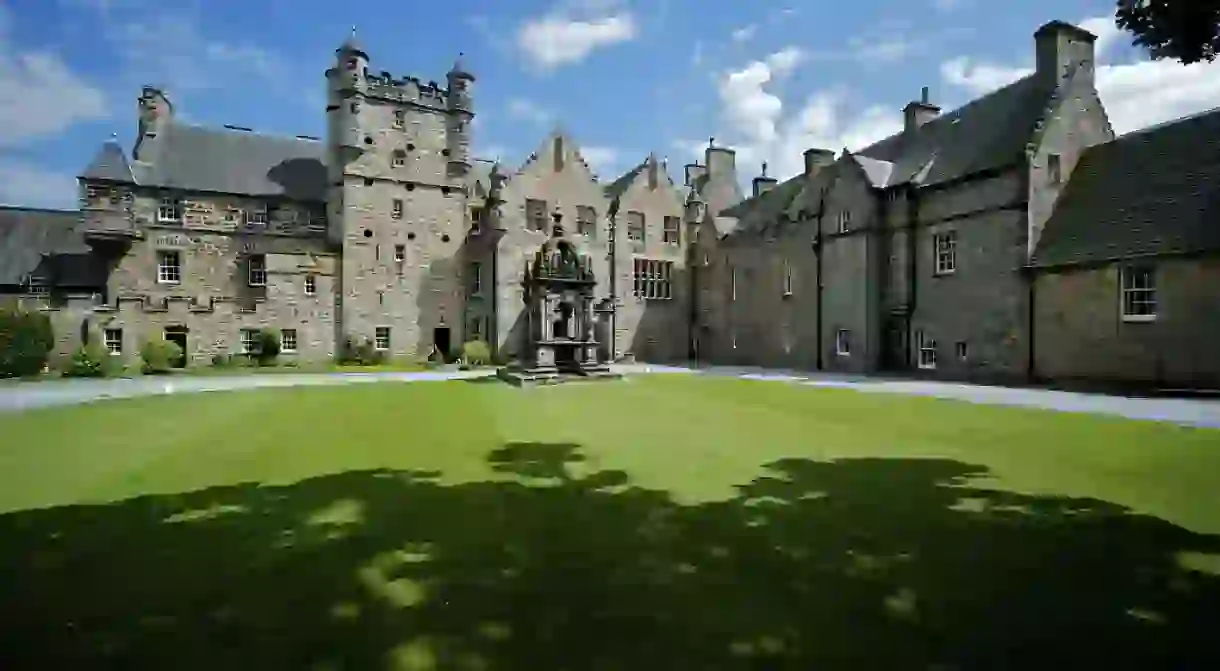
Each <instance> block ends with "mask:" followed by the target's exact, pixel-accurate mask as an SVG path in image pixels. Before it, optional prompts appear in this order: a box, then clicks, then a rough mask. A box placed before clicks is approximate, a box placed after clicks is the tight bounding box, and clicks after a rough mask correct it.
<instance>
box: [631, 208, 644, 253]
mask: <svg viewBox="0 0 1220 671" xmlns="http://www.w3.org/2000/svg"><path fill="white" fill-rule="evenodd" d="M647 230H648V218H647V217H645V216H644V213H643V212H640V211H639V210H629V211H628V212H627V240H628V241H629V242H637V243H639V244H641V245H643V244H645V243H646V242H647V239H648V233H647Z"/></svg>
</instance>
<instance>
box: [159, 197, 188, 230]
mask: <svg viewBox="0 0 1220 671" xmlns="http://www.w3.org/2000/svg"><path fill="white" fill-rule="evenodd" d="M157 223H159V224H180V223H182V199H181V198H179V197H177V196H162V197H161V200H160V202H158V203H157Z"/></svg>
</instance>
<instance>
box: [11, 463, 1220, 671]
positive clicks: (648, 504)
mask: <svg viewBox="0 0 1220 671" xmlns="http://www.w3.org/2000/svg"><path fill="white" fill-rule="evenodd" d="M489 461H490V462H491V465H492V468H493V469H494V470H496V471H498V472H499V473H501V474H502V475H503V476H504V477H505V481H503V482H477V483H468V484H459V485H445V484H442V483H440V482H438V481H437V479H436V478H437V476H438V475H439V474H437V473H424V472H404V471H376V472H352V473H344V474H341V475H333V476H326V477H319V478H316V479H312V480H307V481H304V482H300V483H297V484H294V485H291V486H284V487H258V486H254V485H249V486H245V485H243V486H233V487H218V488H215V489H209V490H204V491H199V492H194V493H189V494H184V495H178V496H149V497H144V498H139V499H134V500H129V501H124V502H119V503H115V504H111V505H96V506H70V507H62V508H54V509H46V510H36V511H27V512H19V513H13V514H9V515H5V516H3V517H0V548H3V558H2V559H0V603H2V604H3V611H2V614H0V668H4V669H19V668H36V669H52V668H64V669H67V668H122V669H339V668H343V669H373V668H407V669H427V668H439V669H521V670H526V669H528V670H530V671H534V670H543V669H644V668H658V669H761V668H768V669H770V668H785V669H788V668H790V669H812V668H819V669H825V668H842V669H934V668H936V669H1007V668H1012V669H1030V668H1069V667H1070V666H1072V665H1078V664H1079V665H1083V664H1088V665H1090V666H1094V665H1095V666H1098V667H1099V668H1175V669H1183V668H1205V667H1209V666H1210V668H1215V667H1214V665H1215V663H1216V662H1217V660H1218V659H1220V649H1218V647H1217V646H1216V644H1215V641H1214V638H1215V637H1214V632H1215V624H1216V622H1217V621H1218V619H1217V618H1218V617H1220V579H1218V578H1217V577H1216V576H1215V575H1211V574H1206V573H1201V572H1192V571H1190V570H1187V569H1184V568H1182V567H1181V566H1180V563H1179V561H1178V559H1177V557H1178V555H1179V554H1180V553H1183V552H1195V553H1202V554H1207V553H1211V554H1212V555H1213V556H1214V554H1215V553H1217V552H1220V539H1217V538H1215V537H1202V536H1198V535H1195V534H1192V533H1190V532H1188V531H1185V530H1183V529H1181V528H1178V527H1175V526H1172V525H1170V524H1168V523H1166V522H1163V521H1160V520H1157V519H1153V518H1150V517H1144V516H1137V515H1131V514H1128V513H1126V512H1125V511H1124V510H1123V509H1121V508H1118V507H1116V506H1113V505H1110V504H1106V503H1103V502H1099V501H1092V500H1078V499H1067V498H1049V497H1030V496H1022V495H1017V494H1012V493H1006V492H999V491H991V490H985V489H980V488H977V487H972V486H970V485H969V484H967V483H968V481H969V480H971V479H972V478H975V477H978V476H983V475H985V472H984V469H982V468H979V467H973V466H969V465H966V464H962V463H960V462H954V461H938V460H902V459H860V460H843V461H835V462H812V461H805V460H795V459H794V460H783V461H780V462H777V463H774V464H772V465H771V466H770V467H769V472H768V474H767V475H765V476H763V477H759V478H757V479H756V480H754V481H753V482H751V483H750V484H748V485H745V486H743V487H741V488H740V492H739V494H738V496H737V497H736V498H734V499H732V500H727V501H722V502H712V503H705V504H699V505H681V504H678V503H676V502H674V501H672V500H671V499H670V498H669V496H668V495H667V494H666V493H664V492H659V491H649V490H644V489H641V488H639V487H636V486H633V485H632V484H631V483H630V481H629V479H628V477H627V475H626V474H625V473H623V472H620V471H603V470H596V469H594V468H592V467H591V466H590V464H589V462H587V461H586V460H585V459H584V458H583V456H582V454H581V453H580V450H579V449H578V447H577V446H574V445H565V444H533V443H529V444H526V443H521V444H511V445H507V446H505V447H503V448H500V449H498V450H496V451H494V452H493V453H492V454H491V455H490V456H489Z"/></svg>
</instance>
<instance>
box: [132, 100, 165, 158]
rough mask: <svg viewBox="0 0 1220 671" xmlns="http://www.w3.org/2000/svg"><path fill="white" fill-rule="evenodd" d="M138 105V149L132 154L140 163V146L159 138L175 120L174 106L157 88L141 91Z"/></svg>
mask: <svg viewBox="0 0 1220 671" xmlns="http://www.w3.org/2000/svg"><path fill="white" fill-rule="evenodd" d="M137 105H138V110H137V111H138V118H139V126H138V131H137V134H136V147H135V150H134V151H133V152H132V154H133V158H135V159H136V160H137V161H138V160H141V159H140V145H141V144H143V143H144V141H145V140H151V139H152V138H155V137H157V134H158V133H160V132H161V131H162V130H163V129H164V128H165V126H166V124H168V123H169V122H170V120H171V119H173V118H174V106H173V104H172V103H170V101H169V97H168V96H166V95H165V92H164V91H162V90H161V89H159V88H157V87H155V86H145V87H144V88H143V89H141V91H140V98H139V100H137Z"/></svg>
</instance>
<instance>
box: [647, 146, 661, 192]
mask: <svg viewBox="0 0 1220 671" xmlns="http://www.w3.org/2000/svg"><path fill="white" fill-rule="evenodd" d="M658 166H659V164H658V162H657V155H656V154H649V155H648V188H649V189H650V190H652V191H656V190H657V186H658V185H659V184H660V182H661V177H660V174H659V172H658V171H657V168H658Z"/></svg>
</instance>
